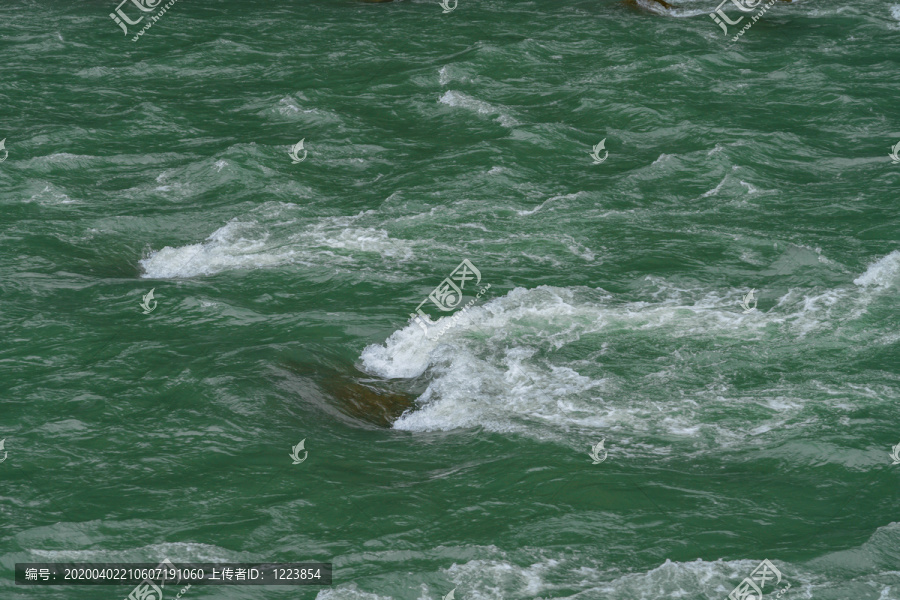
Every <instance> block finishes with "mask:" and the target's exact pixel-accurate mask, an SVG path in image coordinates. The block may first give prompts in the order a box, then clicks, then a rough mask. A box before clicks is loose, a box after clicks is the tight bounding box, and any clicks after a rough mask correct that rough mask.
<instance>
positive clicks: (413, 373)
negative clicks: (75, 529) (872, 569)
mask: <svg viewBox="0 0 900 600" xmlns="http://www.w3.org/2000/svg"><path fill="white" fill-rule="evenodd" d="M815 262H816V263H817V264H823V263H822V261H819V260H816V261H815ZM898 272H900V252H894V253H892V254H890V255H888V256H887V257H884V258H882V259H881V260H879V261H877V262H876V263H875V264H873V265H872V266H871V267H869V269H868V270H867V271H866V273H865V274H864V275H863V276H861V277H859V278H858V279H857V285H860V286H863V285H869V286H884V285H889V284H890V283H891V282H896V281H897V277H898ZM642 286H643V287H644V288H646V289H643V290H642V289H638V290H637V292H636V293H638V295H639V297H643V298H645V299H641V300H619V299H617V298H615V297H613V296H612V295H610V294H607V293H605V292H603V291H602V290H594V289H590V288H556V287H547V286H540V287H537V288H534V289H525V288H515V289H513V290H512V291H510V292H509V293H508V294H506V295H505V296H502V297H498V298H493V299H491V300H490V301H488V302H487V303H486V304H484V305H482V306H478V307H474V308H472V309H470V310H469V311H468V312H467V313H466V314H465V315H463V316H461V317H460V319H459V321H458V323H457V324H456V326H454V327H453V328H451V329H449V330H448V331H447V332H446V334H444V335H443V337H441V338H440V339H438V340H434V339H428V338H427V337H426V334H425V332H423V331H422V330H421V328H419V327H418V326H416V325H415V324H409V325H407V326H406V327H403V328H401V329H399V330H398V331H395V332H394V333H393V334H392V335H391V336H390V337H389V338H388V339H387V340H386V341H385V342H384V343H383V344H374V345H370V346H368V347H366V348H365V350H364V351H363V352H362V354H361V356H360V359H361V368H363V369H364V370H366V371H368V372H370V373H373V374H376V375H379V376H381V377H386V378H416V377H420V376H423V375H426V374H427V376H428V378H429V384H428V387H427V389H426V391H425V392H424V393H423V394H422V395H421V396H420V397H419V398H418V400H417V408H416V409H415V410H412V411H408V412H407V413H405V414H404V415H402V416H401V417H400V418H399V419H397V421H396V422H395V423H394V425H393V426H394V427H395V428H396V429H402V430H409V431H435V430H452V429H455V428H470V427H482V428H485V429H487V430H489V431H495V432H518V433H522V434H525V435H528V436H531V437H536V438H539V439H548V440H554V441H556V442H559V443H564V444H568V445H571V446H573V447H575V446H577V445H578V444H579V443H580V442H581V439H580V436H581V435H582V433H584V432H604V433H607V434H609V436H610V437H609V439H610V444H614V443H617V442H616V440H619V441H620V440H621V439H622V437H627V436H628V435H631V434H634V433H636V432H637V433H641V434H642V435H644V438H646V436H648V435H649V436H652V437H654V438H659V437H660V436H672V438H675V439H677V438H681V439H685V440H691V446H692V449H693V450H696V451H698V452H702V451H704V448H710V449H721V448H722V447H734V446H742V447H749V446H753V445H754V444H763V443H764V440H763V438H766V439H767V440H768V441H767V442H765V443H771V438H772V436H776V437H777V436H778V435H784V433H783V431H785V430H786V428H788V427H792V426H796V423H797V419H800V415H801V414H803V413H804V411H805V410H806V406H807V404H808V402H809V394H808V393H807V392H808V391H809V388H808V386H809V385H814V384H813V383H810V384H798V386H796V387H789V388H784V387H783V386H776V387H775V388H773V389H771V390H759V391H756V392H753V393H752V394H747V393H746V392H737V391H735V390H733V389H731V388H730V387H729V386H728V385H715V386H710V385H705V384H704V383H703V382H705V381H708V377H709V372H710V371H713V372H715V371H716V365H718V364H721V363H723V362H727V361H731V360H741V361H742V362H744V363H751V364H757V365H760V366H761V365H763V364H764V363H765V360H767V359H765V358H764V356H765V355H766V353H767V352H770V351H771V349H770V348H769V346H770V345H774V346H775V347H776V348H777V347H780V346H783V345H784V344H785V343H786V342H785V340H794V341H796V340H802V339H803V338H804V337H806V336H819V337H822V336H826V337H830V336H834V335H835V334H836V330H835V328H837V327H839V330H838V331H839V333H838V334H839V335H842V336H851V339H854V340H866V341H873V336H875V335H876V333H877V332H876V333H872V332H871V331H870V329H869V328H865V327H857V326H854V325H853V323H852V321H853V319H856V318H859V317H860V316H861V315H863V314H865V308H866V307H867V306H868V305H869V304H870V303H871V302H873V301H875V300H876V299H877V297H878V295H877V294H874V293H871V292H865V290H866V289H867V288H865V287H862V288H860V287H854V286H850V285H847V284H844V285H841V286H838V287H836V288H830V289H824V290H818V291H816V292H815V293H810V292H809V290H808V289H807V288H800V289H793V290H788V291H787V292H784V293H783V295H782V296H781V297H777V298H776V297H772V296H768V297H767V294H768V292H767V291H766V290H760V302H759V307H758V309H757V310H755V311H753V312H751V313H748V314H744V313H743V310H742V308H741V306H740V301H741V299H742V297H743V296H744V295H745V294H746V292H747V289H748V288H744V289H732V290H718V289H713V290H710V289H702V288H697V289H691V288H689V287H685V286H677V285H673V284H669V283H668V282H666V281H665V280H664V279H661V278H649V277H648V278H645V280H643V282H642ZM875 289H878V290H880V289H882V288H881V287H877V288H875ZM773 304H774V306H773ZM445 319H448V317H444V318H443V319H441V320H439V321H438V327H441V326H442V325H443V323H444V320H445ZM866 332H869V333H866ZM852 336H856V337H852ZM860 336H862V337H860ZM866 336H868V337H866ZM585 338H587V339H588V340H590V341H585V342H584V343H582V344H577V342H579V341H581V340H583V339H585ZM598 338H599V339H598ZM812 339H817V338H815V337H813V338H812ZM600 342H602V343H603V346H602V349H600V350H596V351H594V353H592V354H591V355H589V356H582V355H581V354H580V353H578V351H577V350H574V348H581V347H587V348H598V347H599V346H600ZM801 343H806V342H801ZM879 343H880V342H879ZM709 347H729V348H732V349H737V350H730V351H729V353H728V354H722V353H720V352H710V351H708V350H707V348H709ZM679 349H680V350H683V351H684V352H685V353H686V354H687V356H681V355H680V354H679ZM763 350H765V352H763ZM647 352H649V353H650V357H649V358H648V357H647V356H646V353H647ZM657 352H658V353H659V356H658V357H657V358H655V359H654V358H653V357H654V356H656V353H657ZM735 352H737V355H735ZM760 353H761V354H760ZM609 354H612V355H613V356H618V357H619V358H620V359H622V364H634V365H638V366H636V367H635V369H636V371H635V373H621V372H620V369H615V368H613V369H610V368H609V367H606V366H605V362H606V361H607V360H615V359H608V358H607V355H609ZM758 355H760V356H762V358H760V357H758ZM768 360H770V359H768ZM651 361H652V362H651ZM611 366H613V365H611ZM686 381H693V382H696V383H694V384H686V383H685V382H686ZM670 382H677V385H672V384H670ZM670 385H671V387H675V388H679V389H681V392H679V394H677V395H674V396H670V395H668V394H665V393H660V392H661V390H664V389H666V388H667V387H669V386H670ZM692 385H693V386H695V387H692ZM804 386H806V387H804ZM852 397H853V396H852V395H851V398H852ZM857 399H858V400H859V401H861V402H864V401H867V400H866V399H865V398H862V397H860V398H857ZM844 400H845V399H841V401H844ZM835 402H837V400H835ZM852 403H853V402H852V400H851V401H850V404H852ZM747 411H752V414H753V415H754V416H753V419H752V421H751V422H748V421H747ZM802 426H809V427H813V426H815V425H814V424H812V423H810V422H807V423H806V424H805V425H802ZM645 434H646V435H645ZM644 438H641V439H639V440H638V442H640V443H643V442H644ZM640 443H635V444H633V445H631V446H628V445H626V444H622V443H620V444H619V447H618V448H617V449H616V451H617V452H620V453H621V454H622V455H629V454H640V453H642V452H644V451H645V450H646V448H650V449H651V450H652V451H653V452H655V453H659V452H663V453H665V452H668V451H669V450H668V449H667V448H668V445H660V446H659V447H656V448H654V447H652V446H647V447H646V448H641V447H640ZM839 459H840V460H845V459H846V460H850V459H849V458H847V457H844V456H840V457H839Z"/></svg>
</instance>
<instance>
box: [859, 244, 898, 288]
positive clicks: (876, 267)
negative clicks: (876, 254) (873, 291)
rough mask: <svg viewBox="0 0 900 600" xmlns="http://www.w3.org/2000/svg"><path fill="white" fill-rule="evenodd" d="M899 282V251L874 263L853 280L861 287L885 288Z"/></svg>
mask: <svg viewBox="0 0 900 600" xmlns="http://www.w3.org/2000/svg"><path fill="white" fill-rule="evenodd" d="M898 282H900V250H894V251H893V252H891V253H890V254H888V255H887V256H884V257H883V258H881V259H880V260H877V261H875V262H874V263H873V264H871V265H870V266H869V268H868V269H866V272H865V273H863V274H862V275H860V276H859V277H857V278H856V279H854V280H853V283H855V284H856V285H858V286H861V287H877V288H886V287H890V286H893V285H897V283H898Z"/></svg>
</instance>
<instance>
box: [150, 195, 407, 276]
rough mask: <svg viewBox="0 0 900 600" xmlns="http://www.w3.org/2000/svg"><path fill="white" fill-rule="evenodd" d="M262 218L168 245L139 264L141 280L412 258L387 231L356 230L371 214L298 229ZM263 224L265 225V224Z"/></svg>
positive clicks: (270, 210) (269, 213) (275, 211)
mask: <svg viewBox="0 0 900 600" xmlns="http://www.w3.org/2000/svg"><path fill="white" fill-rule="evenodd" d="M263 212H266V214H264V215H261V216H260V220H257V219H253V218H250V219H248V220H239V219H234V220H232V221H231V222H229V223H227V224H226V225H224V226H223V227H220V228H219V229H217V230H216V231H214V232H213V233H212V234H211V235H210V236H209V237H208V238H206V240H205V241H204V242H202V243H199V244H189V245H187V246H180V247H177V248H173V247H171V246H166V247H164V248H163V249H161V250H158V251H155V252H152V253H151V254H150V256H148V257H147V258H145V259H143V260H141V261H140V264H141V266H142V267H143V269H144V273H143V275H142V277H146V278H156V279H166V278H173V277H194V276H198V275H212V274H216V273H221V272H223V271H230V270H235V269H261V268H271V267H276V266H280V265H285V264H292V263H300V264H306V265H315V264H322V263H323V262H325V263H328V264H331V265H336V264H347V263H352V262H353V255H354V254H356V253H360V252H367V253H377V254H379V255H381V256H382V257H383V258H385V259H387V258H391V259H394V260H397V259H399V260H409V259H411V258H412V257H413V251H412V245H413V242H409V241H406V240H398V239H394V238H391V237H390V236H389V235H388V233H387V231H385V230H383V229H376V228H373V227H354V225H355V224H356V222H357V221H358V220H359V219H361V218H362V217H364V216H366V213H360V214H359V215H356V216H354V217H325V218H322V219H319V220H317V221H313V222H311V223H308V224H307V225H306V226H304V227H301V228H300V230H299V231H296V229H297V227H296V225H295V222H294V221H288V222H282V223H279V224H278V225H277V226H272V225H267V223H270V222H271V221H272V218H273V217H279V216H280V215H281V213H282V211H281V210H280V208H279V207H272V206H268V207H264V210H263ZM260 221H262V222H260Z"/></svg>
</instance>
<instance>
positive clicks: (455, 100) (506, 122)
mask: <svg viewBox="0 0 900 600" xmlns="http://www.w3.org/2000/svg"><path fill="white" fill-rule="evenodd" d="M438 102H440V103H441V104H446V105H447V106H453V107H459V108H464V109H466V110H471V111H473V112H476V113H478V114H481V115H498V117H497V122H498V123H500V124H501V125H503V126H504V127H514V126H515V125H518V122H517V121H516V120H515V119H513V118H512V117H510V116H509V115H507V114H506V113H505V112H503V111H502V110H500V109H499V108H497V107H495V106H494V105H492V104H489V103H487V102H484V101H482V100H478V99H477V98H473V97H472V96H469V95H468V94H464V93H462V92H456V91H453V90H448V91H447V92H444V95H443V96H441V97H440V99H439V100H438Z"/></svg>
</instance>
